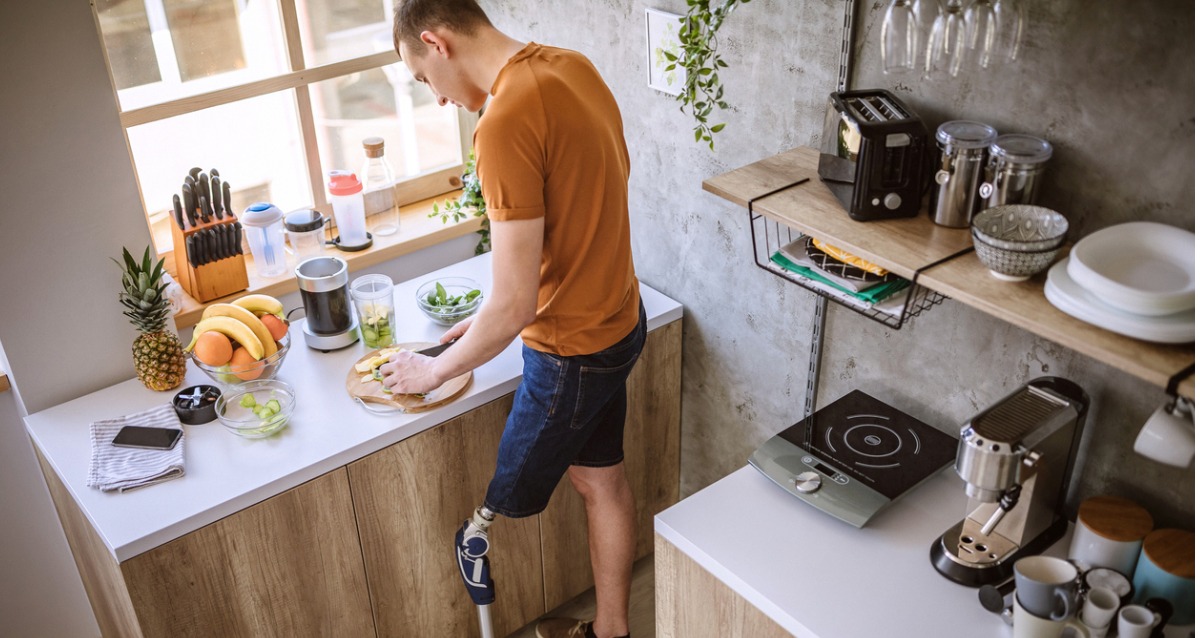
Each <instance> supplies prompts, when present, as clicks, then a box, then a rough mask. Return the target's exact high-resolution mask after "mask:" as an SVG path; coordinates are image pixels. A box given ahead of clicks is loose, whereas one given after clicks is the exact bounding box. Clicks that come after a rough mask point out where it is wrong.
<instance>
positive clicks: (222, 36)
mask: <svg viewBox="0 0 1200 638" xmlns="http://www.w3.org/2000/svg"><path fill="white" fill-rule="evenodd" d="M96 8H97V13H98V14H99V16H100V31H101V34H102V35H103V37H104V46H105V48H106V49H107V50H108V58H109V63H110V64H111V65H112V68H113V76H114V78H115V79H116V81H117V97H118V98H119V100H120V103H121V109H122V110H125V111H129V110H133V109H136V108H140V107H143V106H149V105H151V104H160V103H163V102H169V101H171V100H176V99H179V98H183V97H188V96H191V95H197V94H200V93H207V92H209V91H216V90H218V89H224V88H228V87H231V86H236V85H238V84H244V83H247V82H252V81H255V80H260V79H263V78H267V77H271V76H275V75H279V74H282V73H286V72H287V71H288V65H287V56H286V48H285V46H284V36H283V28H282V20H281V19H280V17H279V5H278V3H277V2H275V1H274V0H97V5H96Z"/></svg>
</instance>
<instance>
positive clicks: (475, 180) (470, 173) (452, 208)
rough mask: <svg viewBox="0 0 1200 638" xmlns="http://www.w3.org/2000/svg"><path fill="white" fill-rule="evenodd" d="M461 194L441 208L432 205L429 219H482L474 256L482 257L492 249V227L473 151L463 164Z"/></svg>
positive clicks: (443, 220)
mask: <svg viewBox="0 0 1200 638" xmlns="http://www.w3.org/2000/svg"><path fill="white" fill-rule="evenodd" d="M462 183H463V188H462V194H461V195H459V196H458V199H448V200H446V201H444V202H442V207H441V208H438V205H437V204H434V205H433V212H432V213H429V216H430V217H441V218H442V223H443V224H447V223H450V222H451V221H454V222H460V221H462V220H464V219H466V218H467V215H468V214H470V215H474V216H475V217H482V218H483V221H482V225H481V226H480V228H479V230H477V231H475V232H476V233H477V234H478V235H479V243H478V244H476V245H475V254H476V255H482V254H483V253H486V252H488V251H489V250H491V249H492V227H491V224H490V223H489V221H488V216H487V203H486V202H484V201H483V189H482V188H481V187H480V185H479V175H478V174H476V173H475V150H474V149H471V152H470V153H468V154H467V161H466V162H464V163H463V175H462Z"/></svg>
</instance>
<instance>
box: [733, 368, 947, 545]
mask: <svg viewBox="0 0 1200 638" xmlns="http://www.w3.org/2000/svg"><path fill="white" fill-rule="evenodd" d="M957 451H958V439H957V438H955V437H953V436H950V435H948V434H945V433H943V432H941V431H939V430H938V429H936V428H934V427H933V426H930V425H928V424H926V423H923V422H921V421H919V420H917V419H916V418H914V417H912V416H909V415H908V414H905V413H904V412H901V411H900V410H898V409H896V408H894V407H892V406H890V405H888V404H886V403H884V402H882V401H880V400H878V399H876V398H875V397H872V396H871V395H869V394H867V393H865V392H863V391H861V390H854V391H852V392H850V393H849V394H847V395H845V396H843V397H842V398H840V399H838V400H836V401H834V402H833V403H830V404H829V405H827V406H825V407H823V408H821V409H820V410H817V411H816V412H814V413H813V414H811V415H809V416H808V417H807V418H805V419H804V420H803V421H800V422H799V423H796V424H795V425H793V426H791V427H789V428H788V429H786V430H784V431H782V432H780V433H779V434H777V435H775V436H774V437H772V438H771V439H770V440H768V441H767V442H766V443H764V444H763V445H762V447H760V448H758V449H757V450H755V452H754V454H752V455H751V456H750V464H751V465H753V466H754V467H755V468H757V469H758V470H759V471H760V472H762V473H763V474H764V475H766V476H767V478H770V479H771V480H772V481H774V482H775V483H776V484H778V485H779V486H780V487H782V488H783V489H785V490H787V491H788V493H790V494H792V495H793V496H795V497H797V498H799V499H800V500H802V501H804V502H806V503H808V504H810V505H813V506H815V507H817V508H819V509H821V510H823V511H825V512H826V513H828V514H831V515H832V516H835V517H837V518H839V519H841V520H843V521H845V522H847V523H850V524H851V525H854V526H855V527H862V526H864V525H866V523H867V521H869V520H870V519H871V518H872V517H873V516H875V514H877V513H878V512H879V511H881V510H882V509H884V508H885V507H887V506H888V505H890V504H891V503H892V502H893V501H895V500H896V499H898V498H900V497H901V496H903V495H904V494H905V493H907V492H908V491H910V490H912V489H913V488H915V487H916V486H917V485H919V484H920V483H921V482H922V481H924V480H925V479H927V478H929V477H930V476H933V475H934V474H936V473H937V472H938V471H940V470H941V469H942V468H944V467H946V466H947V465H949V464H950V463H951V462H952V461H953V460H954V457H955V454H956V453H957Z"/></svg>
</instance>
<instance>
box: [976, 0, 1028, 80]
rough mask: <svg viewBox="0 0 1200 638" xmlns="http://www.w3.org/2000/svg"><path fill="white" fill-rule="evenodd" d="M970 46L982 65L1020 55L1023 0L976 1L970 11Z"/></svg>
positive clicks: (989, 64) (1006, 60)
mask: <svg viewBox="0 0 1200 638" xmlns="http://www.w3.org/2000/svg"><path fill="white" fill-rule="evenodd" d="M965 19H966V25H967V47H968V48H969V49H970V50H971V52H972V54H973V55H974V57H975V61H976V63H978V64H979V66H980V67H983V68H985V69H986V68H988V67H989V66H991V65H993V64H1002V63H1005V62H1011V61H1013V60H1015V59H1016V58H1017V52H1018V50H1019V49H1020V45H1021V34H1022V32H1023V31H1024V29H1025V11H1024V7H1023V6H1022V5H1021V3H1020V1H1019V0H975V1H974V2H972V3H971V5H970V6H969V7H967V10H966V15H965Z"/></svg>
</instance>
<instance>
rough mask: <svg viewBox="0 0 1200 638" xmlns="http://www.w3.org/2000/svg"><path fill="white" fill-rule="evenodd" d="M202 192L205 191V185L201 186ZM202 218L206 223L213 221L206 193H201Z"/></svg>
mask: <svg viewBox="0 0 1200 638" xmlns="http://www.w3.org/2000/svg"><path fill="white" fill-rule="evenodd" d="M200 192H201V193H203V192H204V186H203V185H201V186H200ZM200 220H201V221H203V222H204V223H206V224H207V223H208V222H210V221H212V217H211V216H210V215H209V208H208V198H207V197H205V196H204V195H200Z"/></svg>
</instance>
